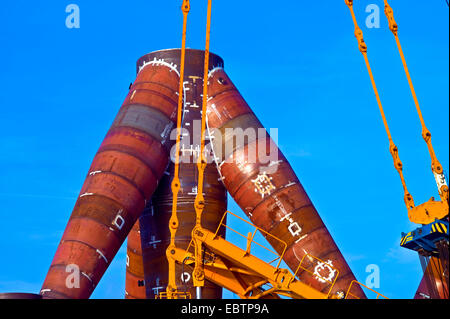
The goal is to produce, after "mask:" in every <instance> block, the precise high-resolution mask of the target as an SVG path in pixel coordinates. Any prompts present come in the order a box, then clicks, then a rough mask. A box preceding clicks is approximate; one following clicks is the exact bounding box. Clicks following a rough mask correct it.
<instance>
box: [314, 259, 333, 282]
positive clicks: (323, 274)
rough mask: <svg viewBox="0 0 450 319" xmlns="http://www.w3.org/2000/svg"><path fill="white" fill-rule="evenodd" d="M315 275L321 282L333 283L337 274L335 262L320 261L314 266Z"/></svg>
mask: <svg viewBox="0 0 450 319" xmlns="http://www.w3.org/2000/svg"><path fill="white" fill-rule="evenodd" d="M327 274H328V275H327ZM314 276H315V278H316V279H317V280H318V281H320V282H321V283H326V282H328V283H331V282H332V280H333V278H334V277H335V276H336V269H334V268H333V262H332V261H331V260H328V261H327V262H318V263H317V265H316V267H315V268H314Z"/></svg>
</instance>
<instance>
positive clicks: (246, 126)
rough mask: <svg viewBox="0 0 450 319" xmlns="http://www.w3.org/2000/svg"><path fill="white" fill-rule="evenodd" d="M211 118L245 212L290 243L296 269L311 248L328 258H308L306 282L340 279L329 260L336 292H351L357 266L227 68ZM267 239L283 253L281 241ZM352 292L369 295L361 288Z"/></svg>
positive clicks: (221, 159) (222, 163) (214, 86)
mask: <svg viewBox="0 0 450 319" xmlns="http://www.w3.org/2000/svg"><path fill="white" fill-rule="evenodd" d="M207 119H208V127H209V130H210V134H211V135H213V136H214V139H213V145H214V152H215V154H216V156H217V157H218V159H217V166H218V168H219V171H220V174H221V175H222V178H223V182H224V184H225V187H226V189H227V190H228V191H229V193H230V194H231V196H232V197H233V198H234V200H235V201H236V202H237V204H238V205H239V206H240V207H241V208H242V210H243V211H244V212H245V214H247V216H248V217H249V218H250V220H251V221H252V222H253V223H254V224H255V225H256V226H258V227H261V228H262V229H264V230H265V231H267V232H269V233H271V234H272V235H274V236H276V237H278V238H280V239H282V240H284V241H285V242H286V243H287V250H286V253H285V255H284V261H285V262H286V264H287V265H288V266H289V267H290V268H291V269H292V270H293V271H295V270H296V269H297V266H298V265H299V263H300V261H301V260H302V258H303V256H305V254H306V253H308V254H310V255H312V256H315V257H318V258H320V259H321V260H323V261H324V262H325V263H324V264H321V263H320V262H318V261H317V260H315V259H311V258H309V257H306V258H305V259H304V261H303V266H305V268H306V269H308V270H310V271H311V272H312V273H313V274H311V273H308V272H307V271H303V270H301V271H299V277H300V279H301V280H302V281H304V282H306V283H308V284H310V285H311V286H313V287H315V288H316V289H319V290H321V291H323V292H327V291H328V289H329V288H330V284H328V282H321V280H322V281H323V280H324V279H330V281H333V280H334V279H335V273H333V268H331V267H328V266H327V264H328V265H332V267H334V268H336V269H338V270H339V276H338V278H337V281H336V284H335V286H334V288H333V294H335V293H337V292H346V291H347V288H348V287H349V285H350V283H351V281H352V280H355V277H354V275H353V273H352V271H351V270H350V268H349V266H348V264H347V262H346V261H345V259H344V257H343V256H342V254H341V252H340V251H339V249H338V247H337V246H336V244H335V242H334V240H333V238H332V237H331V235H330V233H329V232H328V230H327V228H326V227H325V225H324V223H323V222H322V219H321V218H320V216H319V214H318V212H317V211H316V209H315V208H314V206H313V204H312V202H311V200H310V199H309V197H308V195H307V194H306V192H305V190H304V189H303V187H302V185H301V183H300V181H299V180H298V178H297V176H296V174H295V173H294V171H293V169H292V168H291V166H290V165H289V162H288V161H287V159H286V157H285V156H284V155H283V154H282V153H281V151H280V150H279V149H278V147H277V146H276V145H275V143H274V142H273V140H272V139H271V138H270V136H269V135H268V134H267V132H266V130H265V129H264V128H263V126H262V124H261V123H260V122H259V120H258V119H257V117H256V116H255V114H254V113H253V112H252V110H251V109H250V107H249V106H248V105H247V103H246V102H245V100H244V99H243V98H242V96H241V95H240V93H239V92H238V90H237V89H236V87H235V86H234V85H233V83H232V82H231V80H230V79H229V77H228V76H227V74H226V73H225V72H224V70H223V69H222V68H216V69H215V70H213V71H211V72H210V76H209V92H208V110H207ZM227 128H228V130H227ZM230 129H242V131H243V132H244V133H245V135H246V138H245V139H243V140H241V141H239V139H236V137H234V136H233V132H231V131H230ZM258 129H260V131H259V132H260V134H259V136H258ZM235 133H236V131H235ZM233 141H234V142H233ZM267 240H268V241H269V242H270V243H271V244H272V245H273V246H274V248H275V249H276V250H277V251H278V252H279V253H281V252H282V247H281V246H280V245H279V244H278V242H275V241H273V240H272V239H270V238H267ZM314 273H315V275H314ZM316 275H318V276H316ZM352 294H354V295H356V296H358V297H360V298H365V295H364V293H363V291H362V290H361V289H360V288H359V287H356V288H354V289H352ZM339 296H342V294H339Z"/></svg>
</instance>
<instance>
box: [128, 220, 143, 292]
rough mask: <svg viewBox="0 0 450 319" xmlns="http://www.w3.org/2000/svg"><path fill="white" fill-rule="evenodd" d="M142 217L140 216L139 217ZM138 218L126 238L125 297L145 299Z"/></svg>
mask: <svg viewBox="0 0 450 319" xmlns="http://www.w3.org/2000/svg"><path fill="white" fill-rule="evenodd" d="M141 218H142V217H141ZM139 221H140V219H138V221H137V222H136V223H135V224H134V226H133V228H132V229H131V231H130V233H129V234H128V238H127V266H126V276H125V299H145V298H146V295H145V278H144V260H143V258H142V246H141V231H140V225H139Z"/></svg>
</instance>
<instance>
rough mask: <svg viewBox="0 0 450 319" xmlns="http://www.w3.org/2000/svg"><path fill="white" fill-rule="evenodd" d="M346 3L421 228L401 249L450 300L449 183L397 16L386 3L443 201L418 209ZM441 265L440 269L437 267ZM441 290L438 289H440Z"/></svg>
mask: <svg viewBox="0 0 450 319" xmlns="http://www.w3.org/2000/svg"><path fill="white" fill-rule="evenodd" d="M345 3H346V4H347V6H348V7H349V9H350V13H351V15H352V19H353V22H354V25H355V37H356V38H357V40H358V46H359V50H360V51H361V53H362V54H363V57H364V61H365V63H366V66H367V70H368V72H369V76H370V80H371V82H372V86H373V90H374V92H375V96H376V99H377V103H378V106H379V109H380V113H381V116H382V119H383V123H384V126H385V129H386V132H387V135H388V139H389V150H390V152H391V155H392V157H393V159H394V165H395V168H396V169H397V171H398V173H399V175H400V179H401V182H402V186H403V190H404V201H405V204H406V207H407V210H408V217H409V220H410V221H411V222H413V223H416V224H420V225H422V226H421V227H419V228H417V229H416V230H414V231H412V232H409V233H407V234H405V233H402V239H401V242H400V245H401V246H402V247H404V248H407V249H412V250H414V251H417V252H418V253H419V256H420V259H421V263H422V266H423V269H424V273H425V277H427V279H426V280H425V281H426V282H427V284H428V286H429V289H430V290H431V291H440V292H441V293H432V295H433V298H438V297H440V296H447V297H446V298H448V243H449V233H448V214H449V189H448V186H447V181H446V179H445V175H444V171H443V168H442V165H441V164H440V162H439V161H438V159H437V157H436V154H435V152H434V148H433V145H432V143H431V133H430V131H429V130H428V128H427V127H426V125H425V121H424V118H423V115H422V111H421V109H420V106H419V102H418V98H417V95H416V92H415V90H414V86H413V83H412V80H411V76H410V73H409V70H408V66H407V64H406V59H405V56H404V54H403V50H402V47H401V44H400V40H399V37H398V25H397V23H396V21H395V19H394V12H393V10H392V7H391V6H390V5H389V3H388V2H387V0H385V1H384V4H385V9H384V12H385V15H386V17H387V19H388V22H389V29H390V30H391V32H392V33H393V35H394V37H395V40H396V43H397V48H398V51H399V54H400V57H401V60H402V63H403V67H404V70H405V73H406V77H407V79H408V84H409V87H410V90H411V94H412V96H413V100H414V104H415V106H416V110H417V113H418V115H419V119H420V123H421V126H422V137H423V139H424V141H425V142H426V144H427V148H428V151H429V153H430V157H431V170H432V173H433V175H434V178H435V180H436V184H437V188H438V192H439V196H440V201H436V200H435V199H434V197H431V198H430V200H429V201H427V202H425V203H422V204H420V205H418V206H416V205H415V204H414V200H413V197H412V196H411V194H410V193H409V192H408V189H407V187H406V182H405V179H404V176H403V171H402V170H403V164H402V162H401V161H400V158H399V155H398V149H397V146H396V145H395V144H394V142H393V141H392V136H391V133H390V130H389V126H388V123H387V120H386V116H385V114H384V110H383V106H382V103H381V99H380V96H379V92H378V90H377V87H376V84H375V80H374V76H373V73H372V69H371V67H370V63H369V59H368V56H367V45H366V43H365V41H364V38H363V33H362V30H361V29H360V28H359V26H358V23H357V21H356V17H355V13H354V11H353V0H345ZM430 257H431V258H432V260H433V263H428V260H429V258H430ZM436 264H438V266H436ZM436 285H437V286H439V287H437V286H436Z"/></svg>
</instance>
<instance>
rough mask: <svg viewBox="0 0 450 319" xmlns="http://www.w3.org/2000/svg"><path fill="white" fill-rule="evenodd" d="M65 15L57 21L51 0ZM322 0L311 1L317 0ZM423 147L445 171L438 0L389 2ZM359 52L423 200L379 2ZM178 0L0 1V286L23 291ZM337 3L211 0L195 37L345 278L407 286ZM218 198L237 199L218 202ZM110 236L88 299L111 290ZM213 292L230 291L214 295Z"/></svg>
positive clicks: (430, 187)
mask: <svg viewBox="0 0 450 319" xmlns="http://www.w3.org/2000/svg"><path fill="white" fill-rule="evenodd" d="M71 3H75V4H77V5H78V6H79V7H80V14H81V20H80V23H81V25H80V28H79V29H68V28H66V26H65V20H66V16H67V13H66V12H65V8H66V6H67V5H69V4H71ZM324 3H326V4H324ZM390 3H391V6H392V7H393V8H394V12H395V17H396V20H397V22H398V24H399V27H400V31H399V32H400V33H399V36H400V40H401V42H402V45H403V49H404V51H405V55H406V59H407V62H408V65H409V68H410V72H411V74H412V78H413V81H414V84H415V87H416V91H417V94H418V97H419V101H420V102H421V106H422V111H423V113H424V117H425V121H426V123H427V126H428V128H429V129H430V131H431V133H432V134H433V145H434V147H435V150H436V153H437V155H438V158H439V160H440V161H441V163H442V165H443V167H444V169H445V170H446V171H448V168H449V156H448V154H449V149H448V146H449V140H448V133H449V122H448V116H449V114H448V110H449V107H448V101H449V95H448V86H449V83H448V82H449V74H448V70H449V64H448V63H449V62H448V61H449V52H448V49H449V43H448V39H449V34H448V24H449V21H448V7H447V5H446V4H445V1H443V0H442V1H440V0H433V1H428V2H427V6H426V12H425V11H424V6H423V1H418V0H414V1H400V0H391V1H390ZM369 4H377V5H379V6H380V8H381V10H382V9H383V1H381V0H369V1H355V13H356V15H357V18H358V22H359V24H360V26H361V27H362V29H363V32H364V34H365V40H366V43H367V45H368V48H369V51H368V55H369V59H370V61H371V63H372V66H373V70H374V76H375V79H376V81H377V84H378V88H379V90H380V94H381V99H382V101H383V104H384V107H385V111H386V114H387V118H388V121H389V124H390V127H391V131H392V135H393V138H394V141H395V143H396V144H397V146H398V147H399V151H400V157H401V159H402V161H403V164H404V172H405V178H406V181H407V184H408V188H409V189H410V192H411V193H412V195H413V196H414V199H415V202H416V204H418V203H422V202H424V201H426V200H428V199H429V198H430V197H431V196H435V197H437V196H438V194H437V190H436V186H435V183H434V178H433V176H432V174H431V171H430V159H429V155H428V152H427V148H426V145H425V143H424V142H423V140H422V138H421V135H420V133H421V128H420V123H419V119H418V117H417V113H416V111H415V108H414V104H413V100H412V97H411V94H410V91H409V88H408V84H407V81H406V77H405V74H404V71H403V68H402V65H401V60H400V57H399V55H398V52H397V49H396V46H395V41H394V38H393V36H392V34H391V33H390V31H389V30H388V28H387V21H386V18H385V17H384V14H383V12H382V11H381V20H380V28H378V29H377V28H374V29H368V28H366V27H365V23H364V22H365V19H366V17H367V16H368V13H366V12H365V8H366V6H367V5H369ZM180 5H181V1H152V0H146V1H143V0H142V1H140V0H130V1H123V2H113V3H111V1H101V0H97V1H86V0H72V1H61V0H58V1H49V0H47V1H40V2H32V1H22V0H17V1H7V2H5V3H2V6H1V8H0V39H1V42H0V43H1V44H0V61H1V71H0V119H1V123H2V125H1V126H0V167H2V173H1V174H0V201H1V206H0V219H1V223H0V235H1V237H2V240H1V241H0V291H2V292H4V291H23V292H38V291H39V289H40V287H41V284H42V282H43V280H44V278H45V274H46V272H47V270H48V267H49V266H50V262H51V260H52V258H53V254H54V253H55V250H56V246H57V244H58V242H59V240H60V237H61V235H62V232H63V230H64V227H65V225H66V223H67V220H68V218H69V216H70V213H71V211H72V208H73V205H74V203H75V201H76V196H77V195H78V192H79V190H80V188H81V185H82V183H83V180H84V177H85V175H86V173H87V171H88V169H89V166H90V164H91V161H92V159H93V157H94V155H95V152H96V151H97V149H98V147H99V145H100V143H101V141H102V140H103V138H104V135H105V133H106V131H107V129H108V128H109V126H110V125H111V123H112V121H113V119H114V117H115V115H116V114H117V111H118V110H119V108H120V105H121V104H122V102H123V99H124V98H125V96H126V94H127V92H128V85H129V83H130V82H132V81H133V80H134V78H135V62H136V60H137V59H138V58H139V57H140V56H142V55H144V54H146V53H148V52H151V51H154V50H159V49H166V48H175V47H179V46H180V43H181V23H182V16H181V13H180V10H179V7H180ZM191 6H192V10H191V13H190V16H189V25H188V38H187V43H188V46H189V47H191V48H199V49H201V48H203V47H204V29H205V11H206V1H198V0H192V1H191ZM353 31H354V27H353V23H352V20H351V17H350V13H349V10H348V8H347V6H346V5H345V3H344V0H339V1H326V2H324V1H320V2H319V1H283V2H275V3H274V2H267V4H266V3H265V2H263V3H262V5H261V4H260V3H258V2H257V1H237V0H229V1H213V16H212V33H211V50H212V51H213V52H215V53H217V54H219V55H220V56H222V57H223V59H224V60H225V69H226V71H227V73H228V74H229V75H230V77H231V78H232V80H233V81H234V83H235V84H236V86H237V87H238V88H239V90H240V91H241V93H242V95H243V96H244V97H245V98H246V100H247V102H248V103H249V104H250V105H251V106H252V108H253V110H254V111H255V113H256V114H257V115H258V117H259V118H260V120H261V122H262V123H263V124H264V125H265V126H266V127H267V128H278V129H279V141H278V142H279V146H280V148H281V149H282V151H283V152H284V153H285V155H286V156H287V157H288V159H289V161H290V163H291V165H292V166H293V168H294V170H295V171H296V173H297V175H298V177H299V178H300V180H301V181H302V183H303V186H304V187H305V189H306V191H307V192H308V194H309V196H310V198H311V200H312V201H313V203H314V204H315V206H316V208H317V210H318V211H319V213H320V215H321V217H322V218H323V220H324V222H325V224H326V225H327V226H328V228H329V230H330V232H331V234H332V235H333V236H334V238H335V241H336V242H337V244H338V246H339V247H340V249H341V251H342V253H343V254H344V256H345V257H346V258H347V260H348V262H349V264H350V266H351V268H352V269H353V271H354V272H355V274H356V276H357V277H358V279H359V280H360V281H362V282H364V281H365V278H366V277H367V275H368V273H366V267H367V266H368V265H370V264H376V265H378V266H379V268H380V274H381V278H380V288H379V289H378V290H379V291H380V292H382V293H383V294H384V295H386V296H388V297H391V298H411V297H413V295H414V293H415V291H416V288H417V286H418V284H419V281H420V279H421V273H420V272H421V269H420V264H419V260H418V257H417V255H416V254H414V253H411V252H409V251H407V250H405V249H401V248H400V247H399V239H400V233H401V232H402V231H404V232H406V231H409V230H412V229H413V228H414V225H413V224H412V223H410V222H409V221H408V218H407V212H406V208H405V206H404V203H403V193H402V188H401V184H400V180H399V177H398V175H397V172H396V171H395V169H394V167H393V164H392V158H391V156H390V154H389V152H388V143H387V137H386V133H385V131H384V128H383V126H382V122H381V117H380V114H379V111H378V107H377V104H376V100H375V97H374V95H373V91H372V87H371V85H370V81H369V77H368V74H367V72H366V69H365V65H364V61H363V58H362V56H361V54H360V53H359V51H358V49H357V44H356V40H355V38H354V36H353ZM229 209H230V210H232V211H235V212H237V211H239V209H238V208H237V206H236V205H235V204H234V203H232V202H230V205H229ZM125 256H126V250H125V246H124V247H122V249H121V250H120V251H119V253H118V254H117V256H116V259H115V260H114V262H113V263H112V264H111V266H110V268H109V269H108V271H107V273H106V274H105V276H104V278H103V279H102V281H101V282H100V284H99V286H98V287H97V290H96V291H95V293H94V295H93V298H122V297H123V295H124V287H125V284H124V282H125ZM226 296H231V295H230V294H226Z"/></svg>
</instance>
